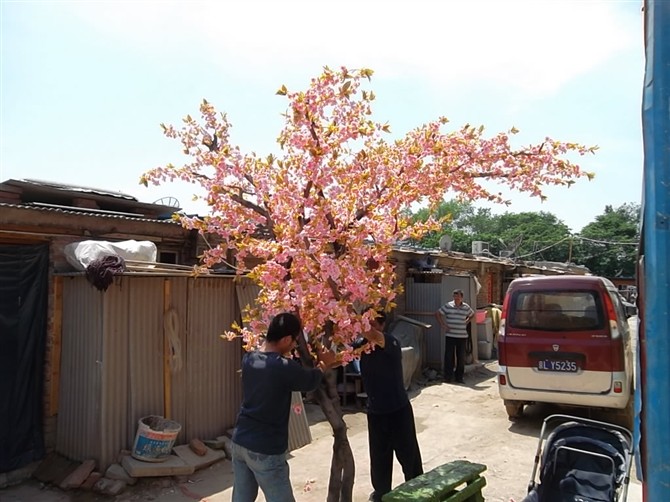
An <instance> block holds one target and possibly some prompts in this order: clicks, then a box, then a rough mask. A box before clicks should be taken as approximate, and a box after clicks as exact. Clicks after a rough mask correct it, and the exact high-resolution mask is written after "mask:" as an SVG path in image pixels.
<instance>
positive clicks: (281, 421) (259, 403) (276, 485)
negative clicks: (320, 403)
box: [232, 313, 335, 502]
mask: <svg viewBox="0 0 670 502" xmlns="http://www.w3.org/2000/svg"><path fill="white" fill-rule="evenodd" d="M301 333H302V327H301V325H300V320H299V319H298V318H297V317H296V316H295V315H293V314H290V313H283V314H279V315H277V316H275V317H274V318H273V319H272V321H271V322H270V327H269V328H268V331H267V334H266V337H265V342H264V343H263V345H262V346H261V347H260V349H259V350H255V351H251V352H247V353H246V354H244V357H243V359H242V394H243V398H242V407H241V409H240V412H239V415H238V417H237V424H236V425H235V432H234V433H233V444H232V457H233V473H234V484H233V502H253V501H254V500H256V496H257V495H258V487H259V486H260V488H261V490H263V494H264V495H265V499H266V500H267V501H268V502H293V501H294V500H295V499H294V497H293V489H292V488H291V480H290V478H289V466H288V462H287V461H286V452H287V450H288V421H289V414H290V408H291V392H293V391H300V392H306V391H310V390H314V389H316V388H317V386H318V385H319V383H320V382H321V378H322V376H323V372H324V371H325V370H326V369H328V368H329V367H332V366H333V365H334V364H335V354H333V353H332V352H324V353H322V354H320V355H319V364H318V365H317V367H316V368H303V367H302V366H301V365H300V364H298V363H297V362H296V361H293V360H291V359H288V358H286V357H284V354H287V353H289V352H290V351H291V350H292V349H293V348H294V347H295V343H296V340H297V338H298V336H299V335H300V334H301Z"/></svg>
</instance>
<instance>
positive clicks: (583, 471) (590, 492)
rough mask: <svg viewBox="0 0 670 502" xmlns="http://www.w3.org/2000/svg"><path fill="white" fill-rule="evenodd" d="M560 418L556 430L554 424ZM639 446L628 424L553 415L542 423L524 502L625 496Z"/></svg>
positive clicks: (595, 501) (587, 501)
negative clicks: (634, 449) (636, 444)
mask: <svg viewBox="0 0 670 502" xmlns="http://www.w3.org/2000/svg"><path fill="white" fill-rule="evenodd" d="M557 423H558V424H559V425H556V426H555V428H553V430H551V428H550V424H551V425H552V426H553V425H555V424H557ZM547 434H548V436H547ZM543 444H544V449H543ZM633 448H634V446H633V437H632V434H631V432H630V431H629V430H628V429H626V428H624V427H620V426H618V425H614V424H609V423H606V422H599V421H596V420H590V419H587V418H579V417H573V416H569V415H551V416H549V417H547V418H545V419H544V423H543V424H542V430H541V431H540V441H539V443H538V445H537V451H536V453H535V463H534V465H533V473H532V475H531V478H530V483H529V484H528V495H527V496H526V498H524V499H523V501H522V502H623V501H625V500H626V496H627V493H628V482H629V480H630V477H629V476H630V467H631V462H632V458H633ZM540 460H541V461H542V463H541V466H540V474H539V481H537V482H536V475H537V472H538V464H539V463H540Z"/></svg>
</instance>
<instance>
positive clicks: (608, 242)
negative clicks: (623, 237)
mask: <svg viewBox="0 0 670 502" xmlns="http://www.w3.org/2000/svg"><path fill="white" fill-rule="evenodd" d="M574 237H575V239H580V240H583V241H588V242H595V243H596V244H611V245H613V246H637V245H639V242H616V241H600V240H597V239H589V238H588V237H582V236H580V235H575V236H574Z"/></svg>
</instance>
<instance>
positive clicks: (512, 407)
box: [505, 401, 523, 420]
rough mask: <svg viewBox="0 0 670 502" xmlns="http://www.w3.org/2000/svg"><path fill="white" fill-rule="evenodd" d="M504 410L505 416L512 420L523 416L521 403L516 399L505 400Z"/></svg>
mask: <svg viewBox="0 0 670 502" xmlns="http://www.w3.org/2000/svg"><path fill="white" fill-rule="evenodd" d="M505 411H506V412H507V418H509V419H510V420H514V419H516V418H521V417H522V416H523V403H520V402H518V401H505Z"/></svg>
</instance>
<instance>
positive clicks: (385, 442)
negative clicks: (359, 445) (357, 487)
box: [368, 403, 423, 497]
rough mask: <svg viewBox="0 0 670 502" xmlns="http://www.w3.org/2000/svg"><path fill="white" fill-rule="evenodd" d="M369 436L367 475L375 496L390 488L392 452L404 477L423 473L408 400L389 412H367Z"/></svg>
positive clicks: (406, 479) (406, 478)
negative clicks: (368, 473)
mask: <svg viewBox="0 0 670 502" xmlns="http://www.w3.org/2000/svg"><path fill="white" fill-rule="evenodd" d="M368 438H369V441H370V477H371V480H372V487H373V488H374V490H375V496H376V497H381V496H382V495H384V494H385V493H388V492H390V491H391V481H392V477H393V476H392V474H393V452H395V456H396V458H397V459H398V462H399V463H400V465H401V466H402V472H403V473H404V475H405V481H409V480H410V479H413V478H415V477H417V476H419V475H421V474H423V466H422V465H421V452H420V451H419V444H418V443H417V441H416V430H415V426H414V412H413V411H412V405H411V404H409V403H408V404H407V405H406V406H403V407H402V408H400V409H399V410H398V411H394V412H392V413H383V414H373V413H368Z"/></svg>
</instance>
